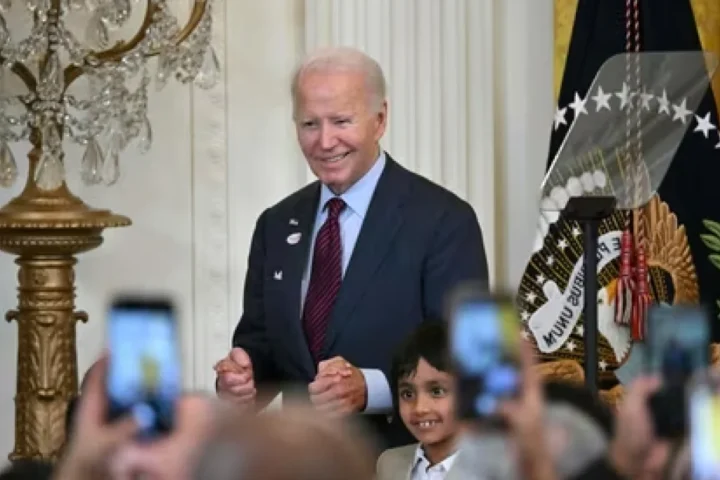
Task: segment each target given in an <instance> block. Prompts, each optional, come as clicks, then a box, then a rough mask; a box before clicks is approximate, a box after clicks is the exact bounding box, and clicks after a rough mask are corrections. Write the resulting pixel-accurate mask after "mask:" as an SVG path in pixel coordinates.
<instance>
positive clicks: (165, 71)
mask: <svg viewBox="0 0 720 480" xmlns="http://www.w3.org/2000/svg"><path fill="white" fill-rule="evenodd" d="M170 75H172V61H171V60H170V56H169V55H168V54H167V53H164V52H163V53H161V54H160V56H159V57H158V61H157V74H156V76H155V87H156V88H157V90H158V91H160V90H162V89H163V87H164V86H165V85H166V84H167V81H168V79H169V78H170Z"/></svg>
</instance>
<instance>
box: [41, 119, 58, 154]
mask: <svg viewBox="0 0 720 480" xmlns="http://www.w3.org/2000/svg"><path fill="white" fill-rule="evenodd" d="M42 142H43V147H44V148H47V150H48V151H49V150H56V149H57V148H58V147H60V144H61V141H60V135H59V134H58V129H57V125H55V124H54V123H52V122H48V123H46V124H45V125H44V126H43V128H42Z"/></svg>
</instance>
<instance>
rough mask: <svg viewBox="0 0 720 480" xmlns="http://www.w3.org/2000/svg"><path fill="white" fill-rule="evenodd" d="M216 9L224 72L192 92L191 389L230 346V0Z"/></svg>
mask: <svg viewBox="0 0 720 480" xmlns="http://www.w3.org/2000/svg"><path fill="white" fill-rule="evenodd" d="M212 5H213V14H214V22H213V38H212V44H213V48H215V52H216V54H217V56H218V59H219V60H220V63H221V68H222V71H221V73H220V79H219V82H218V84H217V85H215V87H213V88H212V89H211V90H201V89H199V88H193V89H192V93H191V103H192V145H193V147H192V148H193V152H192V189H191V191H192V245H193V252H194V258H193V275H192V281H193V292H192V318H193V328H192V343H193V347H194V348H193V359H192V365H193V386H194V387H195V388H197V389H208V390H212V389H213V388H214V383H215V376H214V373H213V371H212V369H211V368H210V367H211V366H212V365H214V364H215V362H216V361H217V360H219V359H220V358H222V357H223V356H224V355H225V354H226V353H227V351H228V348H229V346H230V339H229V338H228V336H227V324H228V318H229V317H230V308H229V292H228V286H229V276H230V256H229V241H228V239H229V219H228V213H229V211H228V166H227V162H228V148H227V135H228V129H227V95H226V89H227V69H226V68H225V65H226V64H227V61H226V58H225V57H226V55H225V54H226V28H227V25H226V19H227V12H226V0H213V3H212Z"/></svg>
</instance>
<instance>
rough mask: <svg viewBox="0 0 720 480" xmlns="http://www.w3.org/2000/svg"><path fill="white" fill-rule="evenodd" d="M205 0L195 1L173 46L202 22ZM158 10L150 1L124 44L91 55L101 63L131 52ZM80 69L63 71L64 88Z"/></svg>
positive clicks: (71, 68)
mask: <svg viewBox="0 0 720 480" xmlns="http://www.w3.org/2000/svg"><path fill="white" fill-rule="evenodd" d="M207 3H208V2H207V0H195V2H194V4H193V8H192V12H190V18H189V19H188V22H187V24H185V26H184V27H183V28H182V29H181V30H180V32H179V33H178V35H177V37H176V38H175V40H174V43H175V45H179V44H181V43H182V42H184V41H185V40H186V39H187V38H188V37H189V36H190V35H191V34H192V33H193V31H195V28H197V26H198V24H199V23H200V20H202V17H203V15H204V14H205V9H206V7H207ZM157 10H158V7H157V6H156V5H155V4H153V3H152V2H151V1H150V0H148V2H147V8H146V10H145V18H144V19H143V21H142V25H141V26H140V28H139V29H138V31H137V33H136V34H135V35H134V36H133V37H132V38H131V39H130V40H128V41H126V42H119V43H117V44H116V45H115V46H114V47H112V48H109V49H107V50H104V51H102V52H95V53H92V54H91V55H92V56H94V57H95V58H97V59H98V60H99V61H100V62H101V63H102V62H115V61H118V60H120V59H121V58H122V57H123V56H124V55H126V54H127V53H128V52H130V51H132V50H133V49H134V48H135V47H137V46H138V44H140V42H141V41H142V40H143V39H144V38H145V31H146V30H147V28H148V27H149V26H150V24H151V23H152V19H153V15H154V14H155V12H156V11H157ZM159 53H160V52H159V51H153V52H150V53H149V54H147V55H146V56H148V57H153V56H155V55H157V54H159ZM82 72H83V70H82V67H78V66H76V65H70V66H69V67H67V68H66V69H65V88H66V89H67V87H69V86H70V84H71V83H72V82H74V81H75V80H76V79H77V78H78V77H80V75H82Z"/></svg>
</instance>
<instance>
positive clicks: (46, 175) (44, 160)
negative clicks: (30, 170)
mask: <svg viewBox="0 0 720 480" xmlns="http://www.w3.org/2000/svg"><path fill="white" fill-rule="evenodd" d="M64 181H65V167H64V166H63V162H62V161H61V160H60V159H59V158H58V157H57V155H54V154H53V153H51V152H43V153H42V155H40V161H39V162H38V165H37V169H36V170H35V184H36V185H37V186H38V188H40V189H41V190H47V191H52V190H57V189H58V188H60V186H61V185H62V184H63V182H64Z"/></svg>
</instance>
